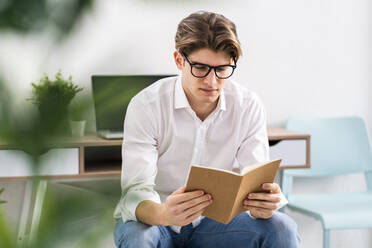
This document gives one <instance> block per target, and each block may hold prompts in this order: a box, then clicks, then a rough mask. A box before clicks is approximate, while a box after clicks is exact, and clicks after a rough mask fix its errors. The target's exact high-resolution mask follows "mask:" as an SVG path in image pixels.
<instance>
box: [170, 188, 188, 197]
mask: <svg viewBox="0 0 372 248" xmlns="http://www.w3.org/2000/svg"><path fill="white" fill-rule="evenodd" d="M185 190H186V186H182V187H181V188H179V189H177V190H176V191H174V192H173V193H172V194H171V195H177V194H182V193H185Z"/></svg>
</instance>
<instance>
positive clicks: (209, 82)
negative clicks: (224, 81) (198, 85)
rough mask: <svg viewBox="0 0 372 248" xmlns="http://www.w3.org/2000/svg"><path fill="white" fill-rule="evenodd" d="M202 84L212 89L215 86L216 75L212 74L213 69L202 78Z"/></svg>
mask: <svg viewBox="0 0 372 248" xmlns="http://www.w3.org/2000/svg"><path fill="white" fill-rule="evenodd" d="M204 82H205V83H206V84H207V85H208V86H209V87H213V86H215V85H216V84H217V78H216V73H215V72H214V69H212V70H211V71H210V72H209V74H208V75H207V76H206V77H205V78H204Z"/></svg>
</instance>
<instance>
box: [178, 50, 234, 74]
mask: <svg viewBox="0 0 372 248" xmlns="http://www.w3.org/2000/svg"><path fill="white" fill-rule="evenodd" d="M182 55H183V57H184V58H185V60H186V61H187V63H189V65H190V67H191V74H192V75H193V76H194V77H197V78H203V77H206V76H207V75H208V74H209V73H210V72H211V70H212V69H213V70H214V74H215V75H216V77H217V78H219V79H226V78H229V77H231V75H232V74H233V73H234V70H235V68H236V61H235V59H234V63H235V65H219V66H211V65H206V64H201V63H192V62H190V60H189V59H188V58H187V56H186V54H184V53H183V52H182Z"/></svg>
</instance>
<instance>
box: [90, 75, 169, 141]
mask: <svg viewBox="0 0 372 248" xmlns="http://www.w3.org/2000/svg"><path fill="white" fill-rule="evenodd" d="M169 76H174V75H116V76H114V75H93V76H92V91H93V100H94V111H95V114H96V127H97V134H98V135H99V136H101V137H103V138H105V139H122V138H123V124H124V117H125V114H126V110H127V106H128V104H129V102H130V100H131V99H132V97H134V96H135V95H136V94H137V93H138V92H140V91H141V90H142V89H144V88H146V87H147V86H149V85H150V84H152V83H154V82H155V81H157V80H159V79H161V78H164V77H169Z"/></svg>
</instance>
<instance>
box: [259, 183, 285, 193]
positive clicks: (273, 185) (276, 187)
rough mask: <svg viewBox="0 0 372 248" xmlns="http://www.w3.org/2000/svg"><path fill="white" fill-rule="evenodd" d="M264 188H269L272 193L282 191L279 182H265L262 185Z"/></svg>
mask: <svg viewBox="0 0 372 248" xmlns="http://www.w3.org/2000/svg"><path fill="white" fill-rule="evenodd" d="M262 188H263V189H264V190H269V191H270V193H273V194H279V193H280V192H281V190H280V186H279V185H278V184H277V183H264V184H263V185H262Z"/></svg>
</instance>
